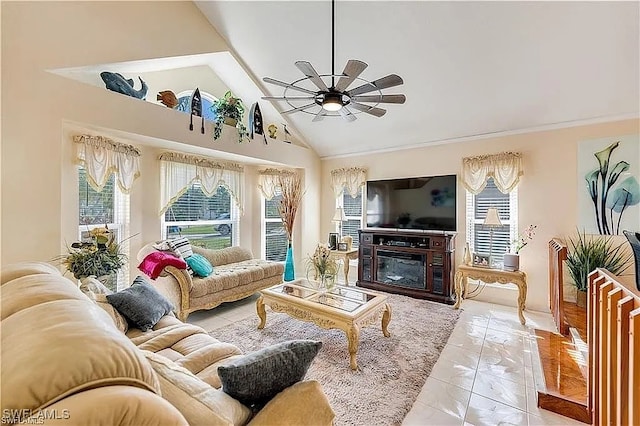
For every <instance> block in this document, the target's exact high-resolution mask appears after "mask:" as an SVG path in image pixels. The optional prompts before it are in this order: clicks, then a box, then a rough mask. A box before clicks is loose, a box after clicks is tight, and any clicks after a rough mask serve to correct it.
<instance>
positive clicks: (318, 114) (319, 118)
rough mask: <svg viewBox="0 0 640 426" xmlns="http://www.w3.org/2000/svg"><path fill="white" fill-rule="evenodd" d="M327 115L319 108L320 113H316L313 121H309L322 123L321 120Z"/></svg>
mask: <svg viewBox="0 0 640 426" xmlns="http://www.w3.org/2000/svg"><path fill="white" fill-rule="evenodd" d="M326 115H327V112H326V111H325V110H324V109H322V108H320V111H318V113H317V114H316V116H315V117H313V120H311V121H322V119H323V118H324V117H325V116H326Z"/></svg>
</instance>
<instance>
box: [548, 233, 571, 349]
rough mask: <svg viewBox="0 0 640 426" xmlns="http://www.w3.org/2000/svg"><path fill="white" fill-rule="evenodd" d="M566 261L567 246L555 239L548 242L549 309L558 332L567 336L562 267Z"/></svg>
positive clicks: (567, 326)
mask: <svg viewBox="0 0 640 426" xmlns="http://www.w3.org/2000/svg"><path fill="white" fill-rule="evenodd" d="M565 260H567V246H566V245H564V243H563V242H562V241H560V240H559V239H557V238H553V239H551V241H549V308H550V309H551V314H552V315H553V319H554V320H555V322H556V327H558V331H559V332H560V334H562V335H563V336H566V335H568V334H569V325H568V324H567V322H566V321H565V318H564V308H563V298H564V280H563V272H562V265H563V262H564V261H565Z"/></svg>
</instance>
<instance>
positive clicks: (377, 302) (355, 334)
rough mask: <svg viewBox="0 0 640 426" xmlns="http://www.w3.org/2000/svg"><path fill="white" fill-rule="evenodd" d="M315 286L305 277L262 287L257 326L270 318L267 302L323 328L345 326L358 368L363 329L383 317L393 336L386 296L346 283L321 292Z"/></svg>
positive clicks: (354, 367)
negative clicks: (266, 287)
mask: <svg viewBox="0 0 640 426" xmlns="http://www.w3.org/2000/svg"><path fill="white" fill-rule="evenodd" d="M316 286H317V284H316V283H314V282H311V281H308V280H306V279H304V278H302V279H297V280H294V281H290V282H287V283H284V284H279V285H277V286H274V287H271V288H268V289H265V290H262V291H261V292H260V293H261V296H260V298H259V299H258V301H257V302H256V310H257V311H258V317H260V325H258V328H259V329H263V328H264V326H265V324H266V322H267V312H266V310H265V305H268V306H270V307H271V309H272V310H273V311H275V312H284V313H286V314H287V315H289V316H290V317H292V318H295V319H298V320H301V321H307V322H312V323H314V324H316V325H318V326H319V327H322V328H327V329H330V328H336V329H339V330H343V331H344V332H345V333H346V335H347V340H348V342H349V357H350V365H351V369H352V370H357V369H358V363H357V360H356V354H357V353H358V346H359V343H360V329H361V328H363V327H366V326H368V325H371V324H374V323H376V322H377V321H378V320H379V319H380V318H382V334H384V336H385V337H389V336H390V334H389V331H388V330H387V326H388V325H389V321H391V306H389V304H388V303H387V296H386V295H384V294H381V293H377V292H373V291H367V290H361V289H359V288H353V287H343V286H335V287H334V288H333V289H332V290H330V291H327V292H320V291H318V290H317V289H316Z"/></svg>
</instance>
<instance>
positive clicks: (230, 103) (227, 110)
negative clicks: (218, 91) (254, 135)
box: [211, 91, 249, 143]
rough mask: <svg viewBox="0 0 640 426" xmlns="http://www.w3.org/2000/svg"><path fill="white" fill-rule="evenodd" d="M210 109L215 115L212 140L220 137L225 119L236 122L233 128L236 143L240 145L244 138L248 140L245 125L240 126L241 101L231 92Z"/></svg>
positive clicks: (242, 107)
mask: <svg viewBox="0 0 640 426" xmlns="http://www.w3.org/2000/svg"><path fill="white" fill-rule="evenodd" d="M211 109H212V110H213V112H215V113H216V121H215V123H216V127H215V129H214V130H213V139H214V140H216V139H218V138H220V136H221V135H222V128H223V127H222V126H223V124H224V122H225V119H227V118H229V119H232V120H236V125H235V127H236V129H237V130H238V143H242V141H243V139H244V138H247V139H249V132H248V131H247V128H246V127H245V125H244V124H242V117H243V116H244V105H243V104H242V99H240V98H236V97H235V96H233V94H232V93H231V91H228V92H227V93H225V94H224V96H223V97H222V98H220V99H218V100H217V101H215V102H214V103H213V106H212V107H211Z"/></svg>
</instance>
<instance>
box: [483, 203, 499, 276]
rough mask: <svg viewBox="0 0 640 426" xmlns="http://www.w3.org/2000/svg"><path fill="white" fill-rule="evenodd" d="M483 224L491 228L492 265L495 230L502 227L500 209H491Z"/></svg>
mask: <svg viewBox="0 0 640 426" xmlns="http://www.w3.org/2000/svg"><path fill="white" fill-rule="evenodd" d="M482 224H483V225H484V226H488V227H489V262H490V263H491V259H492V255H493V253H492V251H493V229H494V228H497V227H500V226H502V222H501V221H500V216H498V209H496V208H495V207H489V209H488V210H487V216H485V218H484V222H483V223H482ZM490 266H491V265H490Z"/></svg>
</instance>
